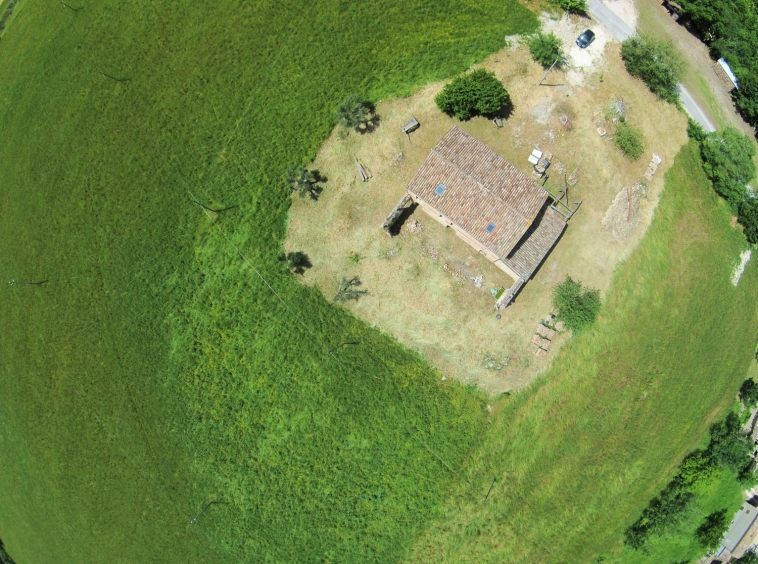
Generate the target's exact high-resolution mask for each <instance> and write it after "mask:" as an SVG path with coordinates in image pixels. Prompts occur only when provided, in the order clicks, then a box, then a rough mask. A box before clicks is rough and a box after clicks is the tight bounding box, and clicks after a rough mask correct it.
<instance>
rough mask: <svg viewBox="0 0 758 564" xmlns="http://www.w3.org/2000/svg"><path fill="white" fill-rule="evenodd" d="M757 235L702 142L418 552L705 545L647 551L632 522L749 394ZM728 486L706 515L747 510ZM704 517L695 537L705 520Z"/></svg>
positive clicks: (616, 555) (484, 446) (689, 554)
mask: <svg viewBox="0 0 758 564" xmlns="http://www.w3.org/2000/svg"><path fill="white" fill-rule="evenodd" d="M746 246H747V244H746V242H745V241H744V238H743V237H742V235H741V233H740V232H739V231H737V230H733V229H732V228H731V227H730V222H729V214H728V212H727V210H726V207H725V205H724V204H723V202H721V201H719V200H718V198H717V197H716V196H715V195H714V193H713V190H712V189H711V187H710V184H709V182H708V181H707V179H706V178H705V176H704V173H703V171H702V168H701V165H700V161H699V157H698V154H697V149H696V147H695V146H694V144H693V143H690V144H689V145H687V146H685V147H684V149H683V150H682V152H681V153H680V154H679V156H678V157H677V160H676V162H675V164H674V166H673V168H672V169H671V170H670V171H669V172H668V174H667V176H666V186H665V189H664V191H663V194H662V196H661V201H660V204H659V207H658V209H657V210H656V215H655V218H654V220H653V223H652V225H651V227H650V229H649V231H648V233H647V234H646V236H645V238H644V240H643V241H642V243H641V244H640V246H639V247H638V248H637V249H636V250H635V251H634V252H633V253H632V255H631V256H630V258H629V259H628V260H627V261H626V262H624V263H623V264H622V265H620V266H619V268H618V270H617V272H616V275H615V278H614V283H613V286H612V289H611V290H610V292H609V294H608V295H607V296H605V304H604V306H603V309H602V312H601V317H600V319H599V320H598V322H597V324H596V325H595V326H593V328H592V329H590V330H588V331H586V332H584V333H582V334H579V335H576V336H574V338H573V339H572V341H571V343H570V344H569V345H568V346H565V347H564V348H563V349H561V354H560V356H559V357H558V358H557V359H556V361H555V363H554V365H553V367H552V368H551V370H550V371H549V372H547V373H546V374H545V375H544V376H542V377H541V378H540V379H539V380H538V381H537V382H536V383H535V384H534V385H533V386H532V387H531V388H530V389H528V390H526V391H525V392H523V393H520V394H517V395H515V396H513V397H510V398H504V399H503V400H502V402H501V405H499V408H498V410H497V412H496V415H495V416H494V418H493V421H492V424H491V426H490V428H489V429H488V430H487V433H486V435H485V437H484V440H483V441H482V443H481V445H480V446H478V447H477V450H476V453H475V454H474V455H472V456H471V457H470V459H468V460H467V462H466V469H465V472H464V476H465V477H466V480H465V484H462V485H461V486H460V487H459V491H458V493H457V494H456V496H454V498H453V499H451V501H450V502H449V503H448V506H447V510H446V511H444V512H443V513H442V515H441V516H440V517H439V518H438V519H437V520H436V521H435V523H434V524H433V525H432V526H430V527H429V528H428V529H427V531H426V532H425V534H424V535H423V537H422V538H421V540H420V541H419V542H418V543H417V544H416V546H415V548H414V550H413V554H412V557H410V558H409V559H408V560H409V561H411V562H429V563H431V562H434V563H441V562H450V563H456V564H461V563H468V562H471V563H474V562H476V563H484V562H492V563H496V562H497V563H502V562H527V561H528V562H541V563H559V562H600V561H601V560H597V559H598V558H599V557H603V558H604V559H605V561H617V562H649V563H651V564H652V563H658V564H660V563H665V562H679V561H689V560H690V559H692V558H693V557H697V556H698V550H700V549H699V548H698V547H697V545H696V544H695V543H694V540H693V541H692V542H691V543H688V542H687V541H686V539H684V540H677V541H675V543H674V545H669V546H664V545H665V543H664V544H661V543H658V542H657V541H656V543H654V544H655V546H653V547H652V548H653V549H654V550H653V551H652V552H651V553H650V554H647V555H646V554H644V553H635V554H632V553H630V552H629V551H628V549H625V548H623V547H622V538H623V531H624V530H625V529H626V527H628V526H629V525H630V524H631V523H632V522H634V521H635V520H636V519H637V518H638V517H639V515H640V513H641V511H642V509H643V508H644V507H645V506H646V505H647V503H648V501H649V500H650V499H651V498H652V497H653V496H654V495H655V494H656V493H657V491H658V490H659V489H660V488H662V487H663V486H664V485H665V484H666V483H667V482H668V481H669V480H670V479H671V478H672V477H673V474H674V472H675V469H676V467H677V465H678V464H679V463H680V462H681V460H682V458H683V457H684V455H685V454H687V453H688V452H690V451H692V450H694V449H695V448H697V447H699V446H703V445H704V443H705V442H706V441H707V436H708V426H709V425H710V424H711V423H712V422H713V421H714V420H715V419H717V418H719V417H721V416H723V415H724V413H725V411H726V410H727V409H729V408H732V407H734V405H735V403H736V393H737V389H738V388H739V385H740V383H741V381H742V380H743V379H744V378H745V375H746V373H747V371H748V366H749V365H750V361H751V359H752V356H753V351H754V350H755V345H756V326H758V308H756V307H755V304H756V302H757V301H758V268H756V261H755V259H753V260H752V261H751V262H750V263H749V264H748V267H747V269H746V271H745V273H744V275H743V277H742V279H741V281H740V283H739V286H738V287H737V288H735V287H734V286H732V285H731V283H730V277H731V273H732V270H733V268H734V266H735V264H736V263H737V262H738V258H739V253H740V252H741V251H742V250H744V249H745V248H746ZM493 478H495V479H496V482H495V485H494V487H493V488H492V492H491V494H490V497H489V502H488V503H483V498H484V496H485V493H486V492H487V489H488V487H489V486H490V484H491V483H492V480H493ZM472 488H473V489H474V490H475V491H477V492H481V495H474V494H472V493H471V489H472ZM714 488H715V490H718V491H710V492H708V495H707V496H705V497H704V498H703V501H702V503H700V505H699V506H698V507H697V508H696V513H695V516H696V517H699V518H702V516H703V515H704V514H707V513H708V512H710V511H713V510H716V509H721V508H723V507H730V509H735V506H734V504H735V502H736V499H737V498H738V488H737V487H736V482H733V483H732V484H731V485H730V484H729V483H728V481H727V482H725V483H723V484H722V485H718V484H717V485H715V486H714ZM719 488H720V489H719ZM691 521H692V520H689V521H688V522H687V523H686V524H687V525H689V526H691V527H692V529H691V530H690V531H689V534H690V535H691V534H692V533H693V532H694V528H695V527H696V526H697V525H698V524H699V523H698V522H694V523H692V522H691ZM685 532H686V531H685Z"/></svg>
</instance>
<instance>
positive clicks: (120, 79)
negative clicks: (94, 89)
mask: <svg viewBox="0 0 758 564" xmlns="http://www.w3.org/2000/svg"><path fill="white" fill-rule="evenodd" d="M98 72H99V73H100V74H102V75H103V76H105V77H107V78H110V79H111V80H115V81H116V82H124V81H125V80H127V79H125V78H116V77H115V76H111V75H109V74H108V73H105V72H103V71H98Z"/></svg>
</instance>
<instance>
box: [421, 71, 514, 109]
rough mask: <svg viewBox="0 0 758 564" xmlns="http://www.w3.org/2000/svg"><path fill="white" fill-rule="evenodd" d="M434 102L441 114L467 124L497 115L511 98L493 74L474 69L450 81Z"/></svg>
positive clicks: (507, 104) (508, 103)
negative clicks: (480, 118)
mask: <svg viewBox="0 0 758 564" xmlns="http://www.w3.org/2000/svg"><path fill="white" fill-rule="evenodd" d="M434 101H435V102H436V103H437V107H438V108H439V109H440V110H442V111H443V112H445V113H448V114H453V115H454V116H455V117H457V118H458V119H460V120H467V119H469V118H471V117H473V116H475V115H484V116H490V115H496V114H498V113H500V112H501V111H502V110H503V109H506V108H507V107H508V106H509V105H510V103H511V97H510V95H509V94H508V92H507V91H506V89H505V87H504V86H503V83H502V82H500V80H498V78H497V77H496V76H495V73H494V72H492V71H487V70H485V69H476V70H475V71H473V72H470V73H468V74H462V75H461V76H459V77H457V78H455V79H453V81H452V82H451V83H449V84H447V85H446V86H445V88H443V89H442V92H440V93H439V94H437V96H436V97H435V98H434Z"/></svg>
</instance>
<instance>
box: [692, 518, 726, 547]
mask: <svg viewBox="0 0 758 564" xmlns="http://www.w3.org/2000/svg"><path fill="white" fill-rule="evenodd" d="M728 526H729V517H728V516H727V514H726V509H721V510H719V511H714V512H713V513H711V514H710V515H708V516H707V517H706V518H705V521H703V523H702V524H701V525H700V526H699V527H698V528H697V530H696V531H695V538H696V539H697V541H698V542H699V543H700V545H701V546H702V547H703V548H705V549H707V550H713V549H715V548H717V547H718V546H719V544H721V538H722V537H723V536H724V533H725V532H726V528H727V527H728Z"/></svg>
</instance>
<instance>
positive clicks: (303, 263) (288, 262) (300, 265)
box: [279, 251, 313, 276]
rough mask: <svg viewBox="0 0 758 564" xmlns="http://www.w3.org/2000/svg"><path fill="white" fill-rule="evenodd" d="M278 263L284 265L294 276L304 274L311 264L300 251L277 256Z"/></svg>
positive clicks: (306, 256)
mask: <svg viewBox="0 0 758 564" xmlns="http://www.w3.org/2000/svg"><path fill="white" fill-rule="evenodd" d="M279 261H280V262H282V263H284V265H285V266H286V267H287V270H289V271H290V272H292V273H294V274H300V275H301V276H302V275H303V274H305V271H306V269H308V268H311V267H312V266H313V263H312V262H311V259H310V258H309V257H308V255H306V254H305V253H303V252H301V251H293V252H291V253H282V254H281V255H279Z"/></svg>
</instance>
